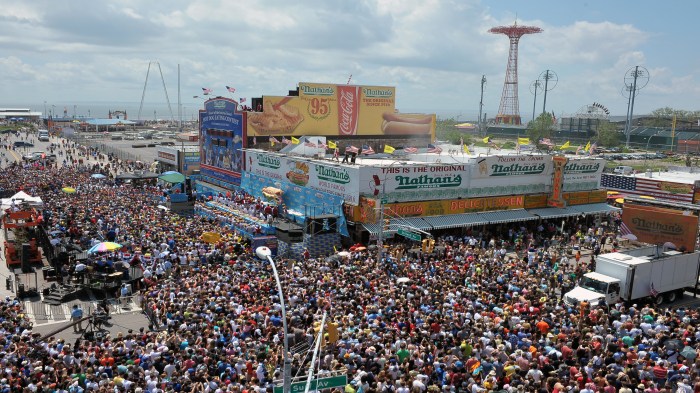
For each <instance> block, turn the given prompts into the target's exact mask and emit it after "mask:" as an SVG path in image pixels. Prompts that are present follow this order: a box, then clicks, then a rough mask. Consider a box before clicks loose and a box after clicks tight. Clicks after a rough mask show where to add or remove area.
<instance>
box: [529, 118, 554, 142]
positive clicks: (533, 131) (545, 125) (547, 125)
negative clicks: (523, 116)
mask: <svg viewBox="0 0 700 393" xmlns="http://www.w3.org/2000/svg"><path fill="white" fill-rule="evenodd" d="M553 132H554V119H553V118H552V114H551V113H546V112H545V113H542V114H541V115H539V116H537V119H535V120H534V121H531V122H530V123H529V124H528V125H527V136H528V138H530V140H531V141H532V142H533V143H537V142H538V141H539V140H540V139H542V138H551V137H552V133H553Z"/></svg>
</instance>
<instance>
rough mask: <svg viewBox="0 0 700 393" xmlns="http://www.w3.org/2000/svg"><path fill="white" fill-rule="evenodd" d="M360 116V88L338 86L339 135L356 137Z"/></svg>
mask: <svg viewBox="0 0 700 393" xmlns="http://www.w3.org/2000/svg"><path fill="white" fill-rule="evenodd" d="M359 116H360V88H359V87H358V86H343V85H340V86H338V130H339V133H340V135H356V134H357V119H358V118H359Z"/></svg>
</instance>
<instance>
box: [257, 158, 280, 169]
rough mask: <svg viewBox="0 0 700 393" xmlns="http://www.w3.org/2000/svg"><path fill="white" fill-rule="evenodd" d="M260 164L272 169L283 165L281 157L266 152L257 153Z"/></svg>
mask: <svg viewBox="0 0 700 393" xmlns="http://www.w3.org/2000/svg"><path fill="white" fill-rule="evenodd" d="M256 157H257V159H258V165H260V166H264V167H265V168H270V169H279V168H280V166H281V163H280V159H279V158H277V157H271V156H267V155H264V154H257V155H256Z"/></svg>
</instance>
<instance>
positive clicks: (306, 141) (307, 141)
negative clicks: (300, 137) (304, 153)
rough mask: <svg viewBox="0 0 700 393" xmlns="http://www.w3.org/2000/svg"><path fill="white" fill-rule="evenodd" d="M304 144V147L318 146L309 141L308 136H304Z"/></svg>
mask: <svg viewBox="0 0 700 393" xmlns="http://www.w3.org/2000/svg"><path fill="white" fill-rule="evenodd" d="M304 146H306V147H314V148H316V147H318V146H317V145H316V144H315V143H313V142H311V139H309V138H306V139H305V140H304Z"/></svg>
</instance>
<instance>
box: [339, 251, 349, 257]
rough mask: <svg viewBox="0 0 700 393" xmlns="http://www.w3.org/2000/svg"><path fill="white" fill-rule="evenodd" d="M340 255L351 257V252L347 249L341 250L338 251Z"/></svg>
mask: <svg viewBox="0 0 700 393" xmlns="http://www.w3.org/2000/svg"><path fill="white" fill-rule="evenodd" d="M338 256H339V257H349V256H350V253H349V252H347V251H341V252H339V253H338Z"/></svg>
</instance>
